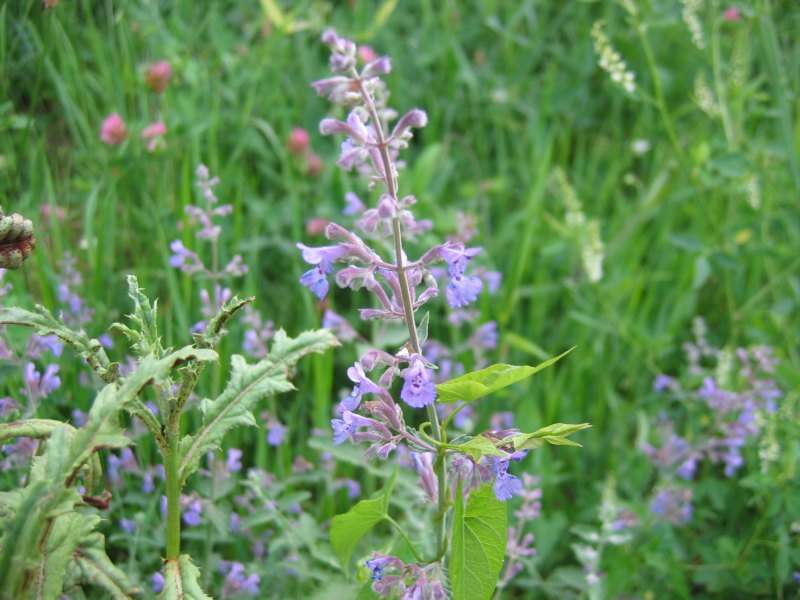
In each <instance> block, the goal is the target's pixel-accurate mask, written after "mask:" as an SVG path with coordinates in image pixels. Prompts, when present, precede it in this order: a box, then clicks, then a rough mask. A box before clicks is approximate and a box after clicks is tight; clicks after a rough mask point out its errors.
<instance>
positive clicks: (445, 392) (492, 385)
mask: <svg viewBox="0 0 800 600" xmlns="http://www.w3.org/2000/svg"><path fill="white" fill-rule="evenodd" d="M570 352H572V348H570V349H569V350H567V351H566V352H564V353H562V354H559V355H558V356H554V357H553V358H550V359H548V360H546V361H544V362H542V363H539V364H538V365H536V366H529V365H507V364H503V363H500V364H496V365H492V366H491V367H486V368H485V369H481V370H480V371H473V372H471V373H466V374H464V375H461V376H460V377H456V378H455V379H451V380H450V381H445V382H444V383H440V384H439V385H437V386H436V392H437V395H438V400H439V402H444V403H446V404H447V403H452V402H458V401H461V402H474V401H475V400H478V399H479V398H483V397H484V396H488V395H489V394H491V393H493V392H496V391H498V390H501V389H503V388H504V387H508V386H509V385H512V384H514V383H517V382H519V381H522V380H523V379H527V378H528V377H530V376H531V375H534V374H535V373H538V372H539V371H541V370H542V369H546V368H547V367H549V366H550V365H552V364H553V363H555V362H557V361H559V360H561V359H562V358H563V357H564V356H566V355H567V354H569V353H570Z"/></svg>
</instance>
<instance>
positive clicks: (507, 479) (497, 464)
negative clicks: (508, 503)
mask: <svg viewBox="0 0 800 600" xmlns="http://www.w3.org/2000/svg"><path fill="white" fill-rule="evenodd" d="M508 462H509V461H508V460H506V459H500V458H495V459H493V469H494V475H495V480H494V495H495V496H497V499H498V500H503V501H505V500H510V499H511V498H512V497H513V496H515V495H518V494H521V493H522V489H523V488H522V481H521V480H520V479H519V477H515V476H514V475H511V474H510V473H509V472H508Z"/></svg>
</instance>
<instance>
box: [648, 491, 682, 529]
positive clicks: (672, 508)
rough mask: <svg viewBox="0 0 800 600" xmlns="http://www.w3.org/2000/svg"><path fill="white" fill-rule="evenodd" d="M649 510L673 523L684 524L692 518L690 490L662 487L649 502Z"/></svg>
mask: <svg viewBox="0 0 800 600" xmlns="http://www.w3.org/2000/svg"><path fill="white" fill-rule="evenodd" d="M650 510H651V511H653V513H655V514H656V515H658V516H659V517H662V518H663V519H665V520H667V521H669V522H670V523H672V524H673V525H684V524H686V523H688V522H689V521H690V520H691V519H692V490H689V489H685V488H665V489H662V490H661V491H659V492H658V493H657V494H656V496H655V497H654V498H653V500H652V502H651V503H650Z"/></svg>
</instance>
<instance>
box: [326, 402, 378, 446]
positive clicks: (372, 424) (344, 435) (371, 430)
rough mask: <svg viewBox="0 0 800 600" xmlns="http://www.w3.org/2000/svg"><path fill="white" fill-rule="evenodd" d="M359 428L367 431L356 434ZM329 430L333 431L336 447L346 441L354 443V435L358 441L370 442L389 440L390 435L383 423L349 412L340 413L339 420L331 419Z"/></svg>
mask: <svg viewBox="0 0 800 600" xmlns="http://www.w3.org/2000/svg"><path fill="white" fill-rule="evenodd" d="M359 427H364V428H366V430H367V431H365V432H363V434H359V433H357V432H358V428H359ZM331 428H332V429H333V443H334V444H337V445H338V444H341V443H342V442H344V441H345V440H346V439H350V440H351V441H355V438H356V435H358V436H359V438H360V439H365V440H370V441H382V440H386V439H390V438H391V433H390V432H389V430H388V429H387V427H386V426H385V425H384V424H383V423H381V422H379V421H376V420H375V419H369V418H367V417H362V416H361V415H357V414H356V413H354V412H350V411H349V410H346V411H344V412H343V413H342V418H341V419H332V420H331Z"/></svg>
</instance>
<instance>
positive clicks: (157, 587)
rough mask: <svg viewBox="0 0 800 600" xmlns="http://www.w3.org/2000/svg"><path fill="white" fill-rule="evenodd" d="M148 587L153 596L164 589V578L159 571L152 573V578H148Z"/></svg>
mask: <svg viewBox="0 0 800 600" xmlns="http://www.w3.org/2000/svg"><path fill="white" fill-rule="evenodd" d="M150 586H151V587H152V588H153V593H154V594H160V593H161V591H162V590H163V589H164V576H163V575H162V574H161V572H160V571H156V572H155V573H153V576H152V577H151V578H150Z"/></svg>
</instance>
